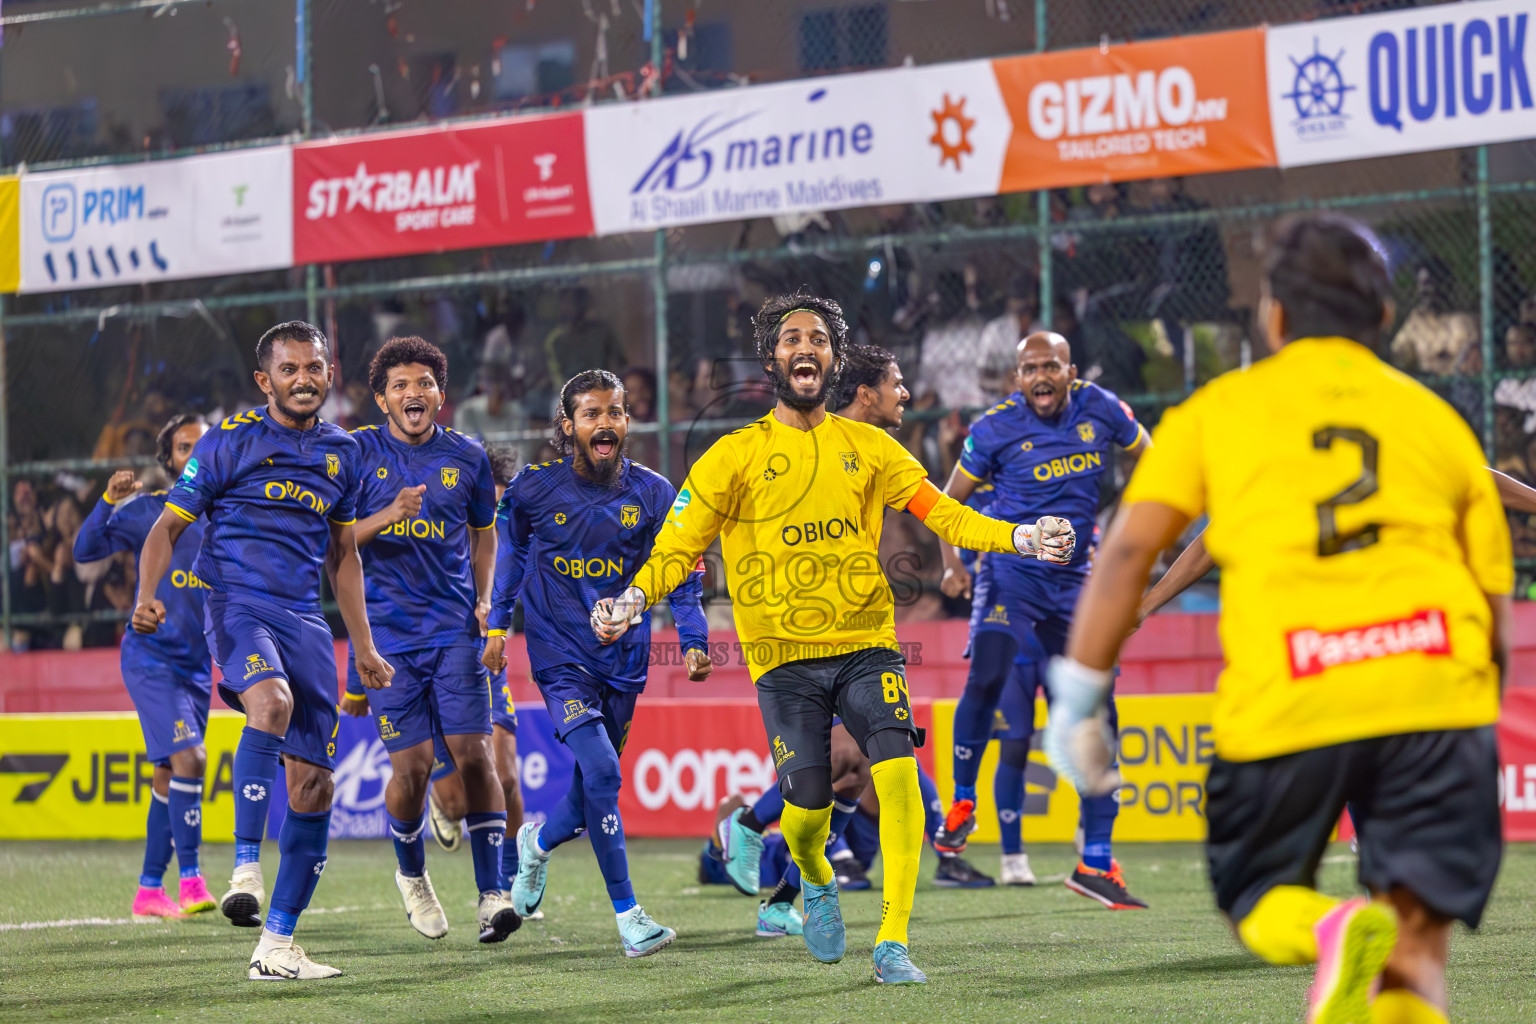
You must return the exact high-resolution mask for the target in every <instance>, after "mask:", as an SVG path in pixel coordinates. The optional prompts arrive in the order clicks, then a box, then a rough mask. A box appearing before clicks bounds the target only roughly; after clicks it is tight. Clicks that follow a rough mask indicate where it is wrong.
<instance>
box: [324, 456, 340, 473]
mask: <svg viewBox="0 0 1536 1024" xmlns="http://www.w3.org/2000/svg"><path fill="white" fill-rule="evenodd" d="M340 472H341V456H340V455H337V454H335V453H334V452H326V453H325V475H326V476H328V477H331V478H332V479H334V478H335V477H336V474H337V473H340Z"/></svg>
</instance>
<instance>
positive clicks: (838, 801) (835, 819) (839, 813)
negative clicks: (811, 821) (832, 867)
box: [790, 793, 859, 860]
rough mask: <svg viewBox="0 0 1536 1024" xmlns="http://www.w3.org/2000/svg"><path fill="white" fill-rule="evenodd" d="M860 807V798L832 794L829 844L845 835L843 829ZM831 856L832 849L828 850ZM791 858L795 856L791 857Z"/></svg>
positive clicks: (828, 832) (828, 831) (828, 833)
mask: <svg viewBox="0 0 1536 1024" xmlns="http://www.w3.org/2000/svg"><path fill="white" fill-rule="evenodd" d="M858 809H859V801H858V798H857V797H855V798H854V799H852V800H844V799H843V798H842V797H840V796H838V795H837V794H836V793H833V794H832V824H831V826H829V827H828V829H827V845H828V846H831V845H832V844H833V843H836V842H837V841H838V840H839V839H841V838H842V837H843V829H845V828H847V827H848V819H850V818H852V817H853V816H854V814H855V813H856V812H857V811H858ZM827 853H828V855H829V856H830V854H831V850H828V851H827ZM790 859H791V860H793V859H794V858H793V857H791V858H790Z"/></svg>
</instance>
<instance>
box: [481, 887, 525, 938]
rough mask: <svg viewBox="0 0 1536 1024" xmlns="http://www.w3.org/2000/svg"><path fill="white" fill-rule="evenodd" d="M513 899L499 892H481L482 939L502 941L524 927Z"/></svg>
mask: <svg viewBox="0 0 1536 1024" xmlns="http://www.w3.org/2000/svg"><path fill="white" fill-rule="evenodd" d="M522 924H523V919H522V918H521V917H519V916H518V914H517V911H516V910H513V909H512V901H511V900H509V899H507V898H506V897H505V896H503V895H502V894H501V893H499V892H483V893H481V894H480V941H481V942H500V941H502V940H503V939H505V938H506V937H507V936H508V935H511V934H512V933H513V932H515V931H517V930H518V929H519V928H521V927H522Z"/></svg>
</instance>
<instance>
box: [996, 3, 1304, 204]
mask: <svg viewBox="0 0 1536 1024" xmlns="http://www.w3.org/2000/svg"><path fill="white" fill-rule="evenodd" d="M992 64H993V67H994V69H995V70H996V73H997V82H998V86H999V87H1000V88H1001V90H1002V95H1003V100H1004V101H1005V102H1006V103H1007V104H1008V113H1009V115H1010V117H1011V119H1012V121H1013V136H1012V139H1011V141H1010V142H1009V144H1008V152H1007V158H1006V160H1005V162H1004V164H1003V172H1002V185H1001V188H1000V189H999V191H1002V192H1021V191H1026V190H1030V189H1038V188H1058V187H1062V186H1067V185H1086V184H1090V183H1093V182H1100V181H1125V180H1128V179H1133V178H1159V177H1171V176H1176V175H1183V174H1205V173H1209V172H1212V171H1235V170H1241V169H1243V168H1248V167H1268V166H1272V165H1273V164H1274V162H1275V154H1274V142H1273V140H1272V138H1271V134H1270V128H1269V107H1268V105H1267V104H1266V102H1265V100H1264V33H1263V30H1261V29H1256V28H1255V29H1243V30H1241V31H1236V32H1216V33H1212V34H1210V35H1198V36H1181V37H1179V38H1177V39H1160V40H1154V41H1152V42H1145V43H1127V44H1125V45H1121V46H1106V47H1099V48H1095V49H1084V50H1062V51H1060V52H1055V53H1042V54H1030V55H1028V56H1022V57H1009V58H1006V59H1003V60H996V61H993V62H992Z"/></svg>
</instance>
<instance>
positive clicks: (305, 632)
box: [203, 590, 341, 770]
mask: <svg viewBox="0 0 1536 1024" xmlns="http://www.w3.org/2000/svg"><path fill="white" fill-rule="evenodd" d="M204 609H205V611H204V620H203V632H204V634H205V635H206V636H207V638H208V651H209V653H211V654H212V655H213V663H214V664H215V665H217V666H219V671H220V672H221V673H223V675H224V678H223V679H221V680H219V696H220V697H222V698H224V702H225V703H226V704H228V705H229V706H230V707H232V708H234V709H235V710H236V711H240V712H244V711H245V705H243V704H242V703H241V702H240V695H241V694H242V693H244V692H245V691H246V690H248V689H250V688H251V687H252V686H255V685H256V684H257V683H260V682H263V681H265V680H268V679H286V680H287V681H288V689H289V691H290V692H291V693H292V694H293V715H292V717H290V718H289V720H288V734H287V735H286V736H284V737H283V745H282V752H283V753H284V754H291V755H293V756H294V757H297V758H299V759H300V760H302V761H308V762H310V763H311V764H317V765H319V766H320V767H322V768H325V769H327V770H332V769H334V768H335V767H336V730H337V729H339V728H340V727H341V711H340V709H338V708H337V706H336V648H335V640H334V639H332V637H331V631H330V628H329V627H328V626H326V624H325V618H324V617H323V616H322V615H321V614H320V613H319V612H296V611H292V610H290V609H288V608H284V607H283V606H282V605H279V604H275V603H273V602H271V601H267V600H264V599H263V598H259V597H251V596H247V595H244V594H238V595H237V594H230V593H225V592H223V591H217V590H216V591H213V592H211V593H209V595H208V598H207V601H206V603H205V605H204Z"/></svg>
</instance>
